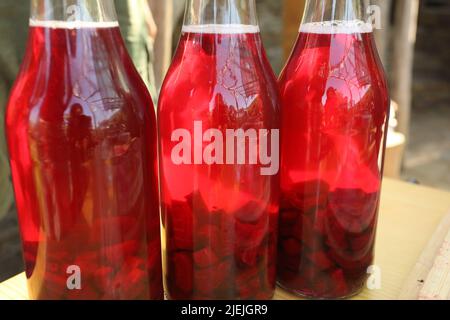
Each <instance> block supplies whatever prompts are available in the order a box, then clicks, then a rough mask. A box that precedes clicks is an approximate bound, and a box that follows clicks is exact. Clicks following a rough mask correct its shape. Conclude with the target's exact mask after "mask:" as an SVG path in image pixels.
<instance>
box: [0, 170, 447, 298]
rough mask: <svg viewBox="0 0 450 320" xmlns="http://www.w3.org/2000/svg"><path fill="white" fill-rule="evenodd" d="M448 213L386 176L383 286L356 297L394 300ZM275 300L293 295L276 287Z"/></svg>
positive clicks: (430, 194) (431, 194)
mask: <svg viewBox="0 0 450 320" xmlns="http://www.w3.org/2000/svg"><path fill="white" fill-rule="evenodd" d="M447 213H450V193H448V192H445V191H439V190H434V189H430V188H425V187H421V186H415V185H412V184H406V183H404V182H399V181H394V180H390V179H386V180H385V182H384V186H383V195H382V204H381V212H380V222H379V229H378V240H377V249H376V265H377V266H379V267H380V268H381V271H382V288H381V289H380V290H368V289H366V290H365V291H364V292H362V293H361V294H360V295H359V296H357V297H355V299H365V300H379V299H397V298H398V296H399V295H400V292H401V289H402V287H403V284H404V282H405V280H406V279H407V277H408V275H409V273H410V272H411V270H412V269H413V267H414V265H415V263H416V261H417V260H418V259H419V257H420V254H421V252H422V251H423V250H424V248H425V247H426V245H427V243H428V241H429V240H430V238H431V236H432V234H433V233H434V231H435V230H436V228H437V227H438V225H439V224H440V222H441V221H442V219H443V218H444V217H445V216H446V214H447ZM2 299H3V300H4V299H14V300H26V299H28V295H27V291H26V281H25V275H24V274H20V275H18V276H16V277H14V278H12V279H10V280H8V281H6V282H4V283H2V284H0V300H2ZM275 299H277V300H294V299H296V297H294V296H292V295H290V294H288V293H286V292H285V291H283V290H281V289H278V290H277V293H276V296H275Z"/></svg>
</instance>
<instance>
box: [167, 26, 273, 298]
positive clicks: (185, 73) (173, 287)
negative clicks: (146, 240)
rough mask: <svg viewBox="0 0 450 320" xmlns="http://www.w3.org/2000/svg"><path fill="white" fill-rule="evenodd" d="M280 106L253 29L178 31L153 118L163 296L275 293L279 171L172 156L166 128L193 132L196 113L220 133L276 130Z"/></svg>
mask: <svg viewBox="0 0 450 320" xmlns="http://www.w3.org/2000/svg"><path fill="white" fill-rule="evenodd" d="M278 112H279V110H278V92H277V87H276V79H275V77H274V75H273V73H272V71H271V69H270V66H269V64H268V62H267V60H266V56H265V54H264V53H263V49H262V45H261V40H260V36H259V34H257V33H245V32H244V33H239V34H220V33H184V34H183V35H182V38H181V43H180V45H179V48H178V51H177V53H176V56H175V58H174V61H173V64H172V67H171V68H170V70H169V73H168V76H167V78H166V81H165V84H164V87H163V90H162V94H161V98H160V105H159V117H158V121H159V128H160V156H161V163H160V166H161V191H162V214H163V224H164V227H165V266H166V267H165V272H166V274H165V277H166V280H167V281H166V285H167V288H166V289H167V290H166V291H167V293H168V295H169V297H170V298H171V299H270V298H271V297H272V296H273V293H274V289H275V280H276V279H275V277H276V268H275V267H276V247H277V246H276V240H277V227H278V210H279V207H278V199H279V178H278V173H276V174H274V175H271V176H263V175H261V170H260V169H261V165H260V164H256V165H250V164H217V163H216V164H210V165H208V164H205V163H204V162H203V163H202V164H191V165H189V164H182V165H176V164H174V162H173V159H172V150H173V148H174V147H175V145H176V144H177V143H176V142H173V141H172V139H171V138H172V137H171V135H172V133H173V131H174V130H175V129H179V128H185V129H187V131H189V133H191V134H192V135H194V129H193V128H194V122H195V121H201V122H202V125H203V130H204V131H205V130H207V129H210V128H214V129H218V130H219V132H221V133H223V135H224V136H225V132H226V130H227V129H239V128H242V129H244V130H246V129H256V130H259V129H279V126H280V122H279V115H278ZM189 141H191V140H189ZM208 144H209V143H204V144H203V147H205V146H207V145H208ZM192 146H194V137H193V136H192ZM246 146H247V148H246V150H245V151H246V153H248V152H249V150H248V144H247V145H246ZM224 152H225V151H224ZM190 156H191V154H188V157H189V158H191V157H190ZM192 157H194V155H192ZM192 163H195V162H192ZM277 171H278V170H277Z"/></svg>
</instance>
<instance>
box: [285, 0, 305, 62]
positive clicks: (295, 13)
mask: <svg viewBox="0 0 450 320" xmlns="http://www.w3.org/2000/svg"><path fill="white" fill-rule="evenodd" d="M305 4H306V0H283V52H284V58H285V59H287V58H289V54H290V53H291V51H292V48H293V46H294V43H295V39H296V38H297V36H298V30H299V26H300V22H301V20H302V17H303V11H304V10H305Z"/></svg>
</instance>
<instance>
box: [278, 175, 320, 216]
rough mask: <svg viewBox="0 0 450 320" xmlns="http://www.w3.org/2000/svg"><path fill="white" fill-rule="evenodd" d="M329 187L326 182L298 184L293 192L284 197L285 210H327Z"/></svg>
mask: <svg viewBox="0 0 450 320" xmlns="http://www.w3.org/2000/svg"><path fill="white" fill-rule="evenodd" d="M328 193H329V185H328V184H327V183H326V182H324V181H318V180H315V181H307V182H302V183H299V184H296V185H295V186H294V187H293V188H292V191H290V192H288V193H285V194H284V196H283V197H282V203H281V206H282V208H283V209H290V208H295V209H301V210H303V211H310V210H311V209H314V208H326V206H327V201H328Z"/></svg>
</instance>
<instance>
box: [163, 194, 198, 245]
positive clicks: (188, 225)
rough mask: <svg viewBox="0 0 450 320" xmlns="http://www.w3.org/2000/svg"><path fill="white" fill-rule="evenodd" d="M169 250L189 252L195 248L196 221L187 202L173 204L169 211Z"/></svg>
mask: <svg viewBox="0 0 450 320" xmlns="http://www.w3.org/2000/svg"><path fill="white" fill-rule="evenodd" d="M166 215H167V217H168V221H167V224H168V230H167V233H168V237H167V238H168V243H167V246H168V248H169V250H179V251H183V250H186V251H189V250H192V249H193V247H194V238H193V237H194V235H193V230H194V221H193V217H192V211H191V209H190V207H189V206H188V204H187V203H186V202H173V204H172V206H170V207H169V208H168V209H167V213H166Z"/></svg>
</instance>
